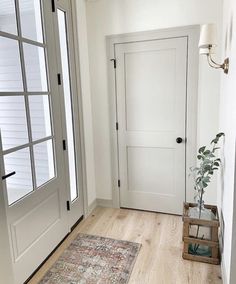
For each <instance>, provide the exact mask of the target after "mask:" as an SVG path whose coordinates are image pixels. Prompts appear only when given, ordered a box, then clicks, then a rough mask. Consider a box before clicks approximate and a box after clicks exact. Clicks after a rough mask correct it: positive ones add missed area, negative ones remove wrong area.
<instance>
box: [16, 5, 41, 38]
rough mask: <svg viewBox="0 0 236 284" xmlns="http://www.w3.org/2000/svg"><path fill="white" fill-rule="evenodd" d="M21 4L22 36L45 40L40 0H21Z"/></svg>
mask: <svg viewBox="0 0 236 284" xmlns="http://www.w3.org/2000/svg"><path fill="white" fill-rule="evenodd" d="M19 5H20V16H21V17H20V19H21V31H22V36H23V37H25V38H28V39H31V40H35V41H38V42H43V32H42V18H41V5H40V0H24V1H22V0H20V1H19Z"/></svg>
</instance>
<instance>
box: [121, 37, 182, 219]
mask: <svg viewBox="0 0 236 284" xmlns="http://www.w3.org/2000/svg"><path fill="white" fill-rule="evenodd" d="M115 55H116V60H117V68H116V82H117V115H118V123H119V131H118V147H119V151H118V152H119V175H120V206H121V207H128V208H136V209H143V210H152V211H158V212H166V213H173V214H181V211H182V204H183V201H184V200H185V140H186V139H185V136H186V134H185V125H186V121H185V120H186V72H187V70H186V69H187V68H186V66H187V38H186V37H180V38H170V39H161V40H153V41H143V42H134V43H125V44H117V45H116V46H115ZM177 138H179V139H177ZM176 139H177V140H176ZM181 139H182V141H181ZM178 142H180V143H178Z"/></svg>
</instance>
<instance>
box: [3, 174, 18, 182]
mask: <svg viewBox="0 0 236 284" xmlns="http://www.w3.org/2000/svg"><path fill="white" fill-rule="evenodd" d="M15 174H16V172H11V173H9V174H7V175H5V176H2V180H4V179H7V178H9V177H11V176H14V175H15Z"/></svg>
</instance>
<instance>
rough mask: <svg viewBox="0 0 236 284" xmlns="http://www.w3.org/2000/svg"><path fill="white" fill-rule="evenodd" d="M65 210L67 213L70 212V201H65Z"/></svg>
mask: <svg viewBox="0 0 236 284" xmlns="http://www.w3.org/2000/svg"><path fill="white" fill-rule="evenodd" d="M66 209H67V211H70V201H69V200H68V201H66Z"/></svg>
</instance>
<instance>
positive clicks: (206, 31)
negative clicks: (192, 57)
mask: <svg viewBox="0 0 236 284" xmlns="http://www.w3.org/2000/svg"><path fill="white" fill-rule="evenodd" d="M209 45H211V46H217V33H216V25H215V24H205V25H202V27H201V33H200V40H199V44H198V47H199V48H201V49H202V48H203V49H205V48H209Z"/></svg>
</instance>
